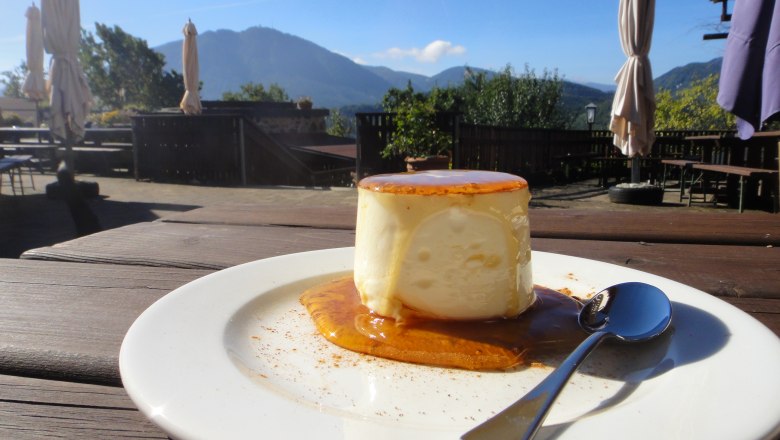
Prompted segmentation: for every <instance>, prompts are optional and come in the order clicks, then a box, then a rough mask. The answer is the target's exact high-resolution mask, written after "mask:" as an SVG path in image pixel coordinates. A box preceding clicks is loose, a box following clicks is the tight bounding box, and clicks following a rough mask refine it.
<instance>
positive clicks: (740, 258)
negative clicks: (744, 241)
mask: <svg viewBox="0 0 780 440" xmlns="http://www.w3.org/2000/svg"><path fill="white" fill-rule="evenodd" d="M531 246H532V248H533V249H535V250H539V251H547V252H553V253H559V254H564V255H573V256H576V257H583V258H590V259H593V260H598V261H604V262H607V263H613V264H616V265H618V266H622V267H629V268H632V269H637V270H641V271H645V272H648V273H652V274H655V275H659V276H662V277H666V278H669V279H672V280H675V281H679V282H681V283H683V284H687V285H689V286H692V287H695V288H697V289H699V290H703V291H705V292H707V293H710V294H712V295H717V296H731V297H746V298H747V297H754V298H775V299H780V249H779V248H768V247H762V246H716V245H706V244H687V245H686V244H676V243H640V242H621V241H595V240H564V239H553V238H532V240H531Z"/></svg>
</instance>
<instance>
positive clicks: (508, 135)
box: [356, 113, 724, 182]
mask: <svg viewBox="0 0 780 440" xmlns="http://www.w3.org/2000/svg"><path fill="white" fill-rule="evenodd" d="M356 120H357V148H358V150H357V157H358V160H357V176H358V177H360V178H362V177H364V176H367V175H371V174H378V173H385V172H397V171H401V170H402V169H403V158H400V157H397V158H390V159H383V158H382V157H381V156H380V152H381V151H382V150H383V149H384V148H385V146H386V145H387V142H388V141H389V140H390V136H391V133H392V123H393V115H392V114H390V113H358V114H357V115H356ZM439 126H440V128H442V129H446V130H448V132H449V133H451V135H452V139H453V151H452V166H453V168H462V169H481V170H492V171H502V172H508V173H513V174H519V175H522V176H524V177H526V178H527V179H529V180H533V181H535V182H549V181H561V180H572V179H577V178H585V177H593V176H597V175H600V174H602V175H605V177H607V175H608V176H611V177H621V176H622V175H624V174H625V175H626V176H627V175H628V169H627V162H628V161H627V159H626V158H625V157H624V156H622V154H621V153H620V152H619V150H618V149H617V148H616V147H614V145H613V143H612V140H613V135H612V133H611V132H610V131H607V130H594V131H588V130H556V129H523V128H506V127H493V126H485V125H473V124H464V123H461V122H460V118H459V115H457V114H443V115H440V120H439ZM723 133H724V132H723V131H714V130H697V131H670V130H659V131H656V141H655V143H654V144H653V150H652V152H651V154H650V155H649V156H648V157H647V158H646V159H645V161H644V166H645V168H647V170H646V171H647V174H649V175H650V176H652V177H656V176H657V175H658V167H659V166H660V164H658V159H659V158H661V157H687V156H692V155H695V154H696V151H693V150H692V149H693V148H696V147H695V146H692V145H691V142H689V141H687V140H685V137H686V136H693V135H706V134H723Z"/></svg>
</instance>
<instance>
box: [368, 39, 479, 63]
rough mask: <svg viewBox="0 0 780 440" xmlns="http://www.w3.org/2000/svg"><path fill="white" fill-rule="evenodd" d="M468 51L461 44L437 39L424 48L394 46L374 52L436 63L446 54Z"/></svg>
mask: <svg viewBox="0 0 780 440" xmlns="http://www.w3.org/2000/svg"><path fill="white" fill-rule="evenodd" d="M464 53H466V48H465V47H463V46H461V45H453V44H452V43H451V42H449V41H444V40H435V41H432V42H431V43H429V44H428V45H427V46H425V47H424V48H422V49H420V48H417V47H413V48H410V49H401V48H398V47H392V48H390V49H387V50H386V51H384V52H380V53H377V54H374V56H376V57H377V58H391V59H402V58H414V59H416V60H417V61H419V62H421V63H435V62H437V61H439V59H441V58H442V57H445V56H455V55H462V54H464Z"/></svg>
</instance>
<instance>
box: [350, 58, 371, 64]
mask: <svg viewBox="0 0 780 440" xmlns="http://www.w3.org/2000/svg"><path fill="white" fill-rule="evenodd" d="M352 61H353V62H354V63H355V64H360V65H367V64H368V61H366V60H364V59H363V58H361V57H355V58H352Z"/></svg>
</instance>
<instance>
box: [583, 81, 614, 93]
mask: <svg viewBox="0 0 780 440" xmlns="http://www.w3.org/2000/svg"><path fill="white" fill-rule="evenodd" d="M580 84H582V85H583V86H586V87H590V88H592V89H596V90H601V91H602V92H608V93H615V89H617V85H615V84H600V83H594V82H586V83H580Z"/></svg>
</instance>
